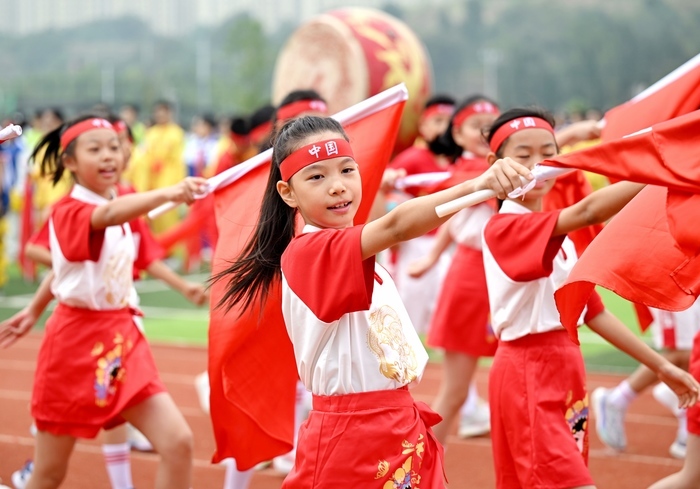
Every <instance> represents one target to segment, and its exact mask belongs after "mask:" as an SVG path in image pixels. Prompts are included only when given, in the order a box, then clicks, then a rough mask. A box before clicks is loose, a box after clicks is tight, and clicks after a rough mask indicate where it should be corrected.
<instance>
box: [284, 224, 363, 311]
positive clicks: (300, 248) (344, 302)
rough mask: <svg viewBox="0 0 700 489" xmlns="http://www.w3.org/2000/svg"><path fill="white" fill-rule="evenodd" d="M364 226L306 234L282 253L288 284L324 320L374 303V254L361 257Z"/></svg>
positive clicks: (361, 309) (295, 240)
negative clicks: (363, 258)
mask: <svg viewBox="0 0 700 489" xmlns="http://www.w3.org/2000/svg"><path fill="white" fill-rule="evenodd" d="M363 227H364V226H354V227H351V228H348V229H324V230H321V231H316V232H312V233H307V234H304V235H302V236H299V237H298V238H295V239H294V240H293V241H292V242H291V243H290V244H289V246H288V247H287V249H286V250H285V252H284V254H283V255H282V272H283V273H284V277H285V278H286V279H287V283H288V284H289V287H290V288H291V289H292V290H293V291H294V293H295V294H296V295H297V296H298V297H299V298H300V299H301V300H302V302H304V304H306V306H307V307H308V308H309V309H311V311H312V312H313V313H314V314H315V315H316V317H317V318H319V319H320V320H321V321H323V322H325V323H330V322H333V321H336V320H338V319H340V317H341V316H342V315H343V314H347V313H351V312H357V311H366V310H368V309H369V307H370V304H371V303H372V290H373V287H374V257H371V258H368V259H366V260H364V261H363V260H362V248H361V246H362V245H361V241H360V239H361V236H362V228H363Z"/></svg>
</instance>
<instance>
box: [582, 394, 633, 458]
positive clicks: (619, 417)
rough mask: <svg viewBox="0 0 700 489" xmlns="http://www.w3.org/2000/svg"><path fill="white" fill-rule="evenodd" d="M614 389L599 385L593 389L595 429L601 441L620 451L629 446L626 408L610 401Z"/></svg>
mask: <svg viewBox="0 0 700 489" xmlns="http://www.w3.org/2000/svg"><path fill="white" fill-rule="evenodd" d="M611 392H612V389H605V388H603V387H598V388H597V389H595V390H594V391H593V394H592V395H591V400H592V401H593V411H594V412H595V430H596V433H598V438H600V441H602V442H603V443H605V444H606V445H607V446H609V447H610V448H612V449H613V450H616V451H618V452H621V451H623V450H624V449H625V448H627V435H626V434H625V410H624V409H620V408H618V407H617V406H615V405H613V404H612V403H611V402H610V401H609V399H608V398H609V396H610V393H611Z"/></svg>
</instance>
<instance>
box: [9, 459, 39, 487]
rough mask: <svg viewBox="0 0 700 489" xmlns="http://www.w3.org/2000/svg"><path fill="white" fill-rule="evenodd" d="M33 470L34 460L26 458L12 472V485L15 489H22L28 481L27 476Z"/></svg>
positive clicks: (29, 475)
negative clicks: (23, 462) (22, 463)
mask: <svg viewBox="0 0 700 489" xmlns="http://www.w3.org/2000/svg"><path fill="white" fill-rule="evenodd" d="M32 472H34V462H32V461H31V460H27V462H26V463H25V464H24V465H23V466H22V468H21V469H19V470H18V471H16V472H13V473H12V485H13V486H15V489H24V488H25V487H26V486H27V482H29V478H30V477H31V476H32Z"/></svg>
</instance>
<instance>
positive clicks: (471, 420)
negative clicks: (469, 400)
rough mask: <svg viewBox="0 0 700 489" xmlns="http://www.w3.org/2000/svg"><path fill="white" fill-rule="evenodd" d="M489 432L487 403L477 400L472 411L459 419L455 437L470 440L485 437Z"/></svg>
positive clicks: (489, 418)
mask: <svg viewBox="0 0 700 489" xmlns="http://www.w3.org/2000/svg"><path fill="white" fill-rule="evenodd" d="M489 431H491V412H490V410H489V403H488V402H486V401H484V400H483V399H481V398H479V399H477V401H476V408H475V409H474V411H472V412H471V413H470V414H469V415H466V416H462V417H461V418H460V420H459V430H458V431H457V435H458V436H459V437H460V438H472V437H475V436H482V435H485V434H487V433H488V432H489Z"/></svg>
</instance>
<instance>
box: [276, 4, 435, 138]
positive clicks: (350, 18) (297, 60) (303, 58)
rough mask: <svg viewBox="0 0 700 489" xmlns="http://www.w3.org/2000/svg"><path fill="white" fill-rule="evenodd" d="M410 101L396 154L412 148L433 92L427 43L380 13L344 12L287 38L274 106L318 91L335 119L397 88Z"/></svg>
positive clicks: (325, 16)
mask: <svg viewBox="0 0 700 489" xmlns="http://www.w3.org/2000/svg"><path fill="white" fill-rule="evenodd" d="M401 82H403V83H405V84H406V87H407V88H408V92H409V99H408V102H407V103H406V108H405V111H404V115H403V120H402V123H401V132H400V133H399V137H398V140H397V142H396V150H397V151H398V150H401V149H404V148H406V147H408V146H409V145H411V144H412V142H413V140H414V139H415V137H416V134H417V129H418V118H419V116H420V113H421V111H422V110H423V106H424V104H425V101H426V100H427V98H428V97H429V96H430V93H431V88H432V67H431V64H430V58H429V57H428V54H427V51H426V49H425V47H424V46H423V43H422V42H421V41H420V40H419V39H418V37H416V35H415V34H414V33H413V32H412V31H411V30H410V29H409V28H408V26H406V24H404V23H403V22H401V21H399V20H398V19H396V18H394V17H392V16H390V15H388V14H386V13H384V12H381V11H379V10H373V9H365V8H346V9H340V10H334V11H331V12H328V13H325V14H322V15H319V16H317V17H314V18H313V19H311V20H310V21H309V22H307V23H306V24H304V25H302V26H301V27H300V28H299V29H297V30H296V31H295V32H294V34H292V36H291V37H290V38H289V40H288V41H287V43H286V44H285V46H284V47H283V49H282V51H281V52H280V55H279V57H278V58H277V63H276V66H275V74H274V77H273V85H272V90H273V93H272V99H273V103H275V104H277V103H279V102H280V101H281V100H282V98H284V97H285V95H287V94H288V93H289V92H291V91H293V90H300V89H310V88H312V89H314V90H316V91H317V92H319V93H320V94H321V95H322V96H323V98H325V99H326V101H327V102H328V106H329V112H330V113H331V114H334V113H336V112H338V111H340V110H342V109H345V108H347V107H349V106H351V105H353V104H356V103H358V102H360V101H362V100H364V99H366V98H368V97H371V96H372V95H375V94H377V93H379V92H381V91H383V90H386V89H387V88H391V87H392V86H394V85H397V84H398V83H401Z"/></svg>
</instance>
